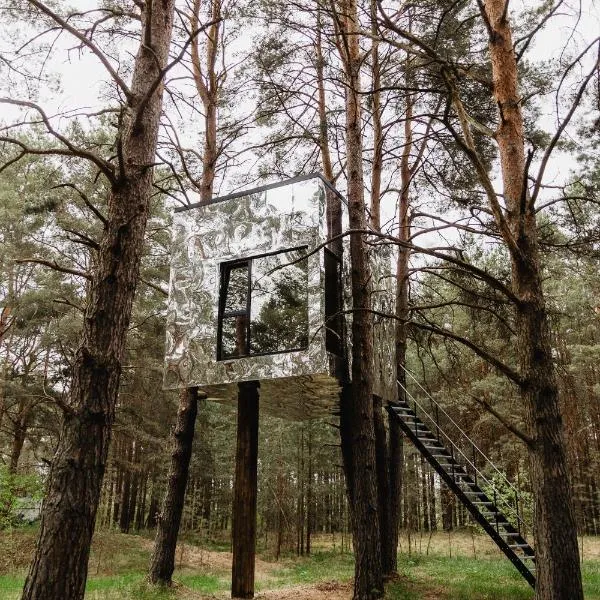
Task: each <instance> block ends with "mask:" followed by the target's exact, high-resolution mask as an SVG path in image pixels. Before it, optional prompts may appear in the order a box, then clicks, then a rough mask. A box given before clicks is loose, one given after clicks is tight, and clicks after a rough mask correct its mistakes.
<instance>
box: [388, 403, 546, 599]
mask: <svg viewBox="0 0 600 600" xmlns="http://www.w3.org/2000/svg"><path fill="white" fill-rule="evenodd" d="M394 407H395V408H400V409H403V410H406V408H408V410H410V412H411V413H413V414H411V415H410V416H411V418H413V419H414V421H415V423H416V422H418V421H420V420H419V419H418V418H417V416H416V414H415V413H414V412H413V411H412V409H411V408H410V407H409V406H408V405H407V406H406V408H405V407H402V406H401V405H399V404H394V403H391V402H390V403H388V406H387V410H388V412H389V413H390V414H392V415H393V416H394V418H396V419H397V421H398V423H399V425H400V427H401V429H402V431H403V432H404V433H405V434H406V435H407V437H408V438H409V439H410V440H411V442H412V443H413V444H414V446H415V447H416V448H417V450H418V451H419V452H420V453H421V454H422V455H423V456H424V457H425V459H426V460H427V462H428V463H429V464H430V465H431V466H432V467H433V469H434V470H435V471H436V473H437V474H438V475H439V476H440V477H441V478H442V480H443V481H444V483H446V485H447V486H448V487H449V488H450V490H452V492H453V493H454V495H455V496H457V497H458V499H459V500H460V501H461V502H462V504H463V505H464V506H465V507H466V508H467V510H468V511H469V513H470V514H471V515H472V517H473V518H474V519H475V521H476V522H477V523H478V524H479V525H480V526H481V527H482V528H483V530H484V531H485V532H486V533H487V534H488V535H489V536H490V537H491V538H492V540H493V541H494V542H495V543H496V545H497V546H498V547H499V548H500V550H502V552H503V553H504V555H505V556H506V557H507V558H508V559H509V560H510V561H511V563H512V564H513V565H514V566H515V567H516V568H517V570H518V571H519V573H521V575H522V576H523V577H524V578H525V580H526V581H527V583H529V585H531V587H533V588H535V576H534V575H533V573H532V572H531V571H530V570H529V569H528V568H527V566H526V565H525V564H524V563H523V561H522V560H521V559H520V558H519V556H518V555H517V554H516V553H515V552H514V551H513V550H512V548H510V547H509V545H508V543H507V542H506V541H505V540H504V539H503V538H502V535H501V534H500V533H499V531H498V529H497V527H498V525H496V528H495V527H494V526H493V525H492V523H490V521H488V519H486V517H485V516H484V515H483V514H482V513H481V511H480V510H479V509H478V508H477V506H476V505H475V504H474V503H473V502H472V501H471V499H470V498H469V497H468V496H467V495H466V494H465V492H464V490H463V489H462V488H461V487H460V486H459V485H458V483H457V481H456V479H455V477H454V473H455V472H453V473H449V472H448V471H447V470H446V469H445V468H444V467H443V466H442V465H441V464H440V463H439V462H438V460H437V459H436V458H435V457H434V456H433V455H432V453H431V452H430V450H429V449H428V448H427V447H426V446H425V445H424V443H423V441H424V439H423V438H422V437H419V436H418V435H417V434H416V433H415V430H413V429H412V428H411V427H410V426H409V425H408V424H407V423H405V422H404V420H403V419H402V418H401V417H400V415H399V414H398V412H396V411H395V410H394ZM419 424H420V425H421V427H422V428H421V430H420V431H421V433H422V434H423V435H425V434H429V435H431V436H433V433H432V432H431V430H430V429H429V428H428V427H427V426H426V425H425V424H424V423H423V422H422V421H420V423H419ZM423 427H424V429H423ZM434 440H436V437H435V436H433V437H432V438H430V439H429V440H428V441H434ZM437 442H438V443H439V444H440V445H441V446H442V448H443V449H444V450H445V451H446V453H448V454H450V455H451V453H450V452H449V451H448V450H447V448H446V446H445V444H442V443H441V442H440V441H439V440H437ZM452 460H454V459H452ZM454 463H455V466H456V467H457V468H461V467H462V466H461V465H460V464H459V463H456V461H454ZM462 468H464V467H462ZM464 470H465V473H466V476H467V477H469V475H468V473H467V471H466V469H464ZM453 471H454V470H453ZM463 479H465V478H464V477H463ZM465 481H466V479H465ZM467 483H469V484H470V485H471V487H472V489H473V490H474V491H478V492H479V493H480V497H481V499H482V500H483V499H485V500H486V501H487V502H488V504H486V505H487V506H491V509H490V512H491V513H495V514H496V523H498V515H502V517H503V519H504V521H503V523H506V524H507V525H508V527H507V525H503V528H504V529H506V530H507V533H511V532H510V531H508V530H509V529H512V530H513V532H514V534H517V530H516V529H515V528H514V527H511V524H510V523H509V522H508V521H507V520H506V517H505V516H504V515H503V513H502V512H501V511H500V510H499V509H498V507H497V506H496V505H495V504H494V503H493V502H492V501H491V500H490V499H489V498H487V495H486V494H485V492H484V491H483V490H481V489H480V488H479V487H478V486H477V485H476V484H475V483H474V482H473V483H471V482H467ZM518 538H519V539H521V540H523V542H525V543H526V541H525V539H524V538H523V537H522V536H521V535H520V534H519V535H518ZM524 552H527V550H525V549H524Z"/></svg>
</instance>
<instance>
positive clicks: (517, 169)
mask: <svg viewBox="0 0 600 600" xmlns="http://www.w3.org/2000/svg"><path fill="white" fill-rule="evenodd" d="M506 6H507V3H506V0H486V1H485V7H484V10H483V14H484V18H486V22H487V23H488V26H489V31H490V42H489V48H490V58H491V63H492V77H493V85H494V97H495V99H496V101H497V103H498V106H499V109H500V123H499V126H498V129H497V132H496V139H497V142H498V149H499V153H500V163H501V168H502V181H503V187H504V200H505V203H506V206H507V209H508V211H507V222H508V227H509V233H508V234H505V238H508V235H510V236H512V239H508V240H507V243H509V250H510V253H511V267H512V286H513V292H514V294H515V296H516V297H517V299H518V304H517V308H516V311H517V328H516V329H517V332H518V334H517V335H518V351H519V360H520V368H521V375H522V378H523V385H522V386H521V391H522V397H523V400H524V402H525V406H526V410H527V424H528V429H529V435H530V438H531V440H532V442H531V451H530V457H531V469H532V470H531V480H532V491H533V495H534V502H535V521H536V523H535V524H536V527H535V552H536V580H537V583H536V598H537V599H539V600H550V599H552V600H567V599H568V600H580V599H582V598H583V591H582V584H581V571H580V566H579V548H578V545H577V531H576V525H575V516H574V511H573V503H572V498H571V488H570V485H569V477H568V469H567V457H566V452H565V441H564V434H563V425H562V420H561V415H560V409H559V402H558V386H557V382H556V373H555V368H554V360H553V358H552V343H551V336H550V324H549V319H548V314H547V309H546V306H545V299H544V293H543V289H542V277H541V266H540V260H539V248H538V232H537V224H536V213H535V206H534V205H533V203H532V202H531V201H530V198H529V194H528V193H527V187H526V183H527V178H526V169H527V167H526V160H525V146H524V141H525V139H524V132H523V115H522V109H521V97H520V94H519V91H518V76H517V60H516V55H515V52H514V49H513V41H512V32H511V27H510V23H509V20H508V14H507V13H508V11H507V10H506Z"/></svg>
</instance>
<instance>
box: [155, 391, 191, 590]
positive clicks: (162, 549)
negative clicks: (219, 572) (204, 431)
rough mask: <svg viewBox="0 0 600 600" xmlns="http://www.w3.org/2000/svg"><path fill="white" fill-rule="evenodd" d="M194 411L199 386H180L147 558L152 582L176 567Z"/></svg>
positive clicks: (165, 577)
mask: <svg viewBox="0 0 600 600" xmlns="http://www.w3.org/2000/svg"><path fill="white" fill-rule="evenodd" d="M197 414H198V388H187V389H184V390H182V391H181V396H180V401H179V407H178V409H177V422H176V424H175V428H174V430H173V436H172V440H173V451H172V454H171V466H170V469H169V479H168V481H167V492H166V494H165V500H164V504H163V509H162V512H161V514H160V517H159V519H158V529H157V531H156V541H155V543H154V552H153V554H152V559H151V561H150V573H149V579H150V581H151V582H152V583H160V584H163V585H170V584H171V577H172V576H173V571H174V570H175V550H176V547H177V535H178V533H179V525H180V524H181V515H182V513H183V504H184V499H185V488H186V485H187V480H188V471H189V464H190V459H191V457H192V445H193V442H194V426H195V423H196V416H197Z"/></svg>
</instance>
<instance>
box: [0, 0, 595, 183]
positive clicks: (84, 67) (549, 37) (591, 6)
mask: <svg viewBox="0 0 600 600" xmlns="http://www.w3.org/2000/svg"><path fill="white" fill-rule="evenodd" d="M70 5H71V6H73V7H75V8H76V9H78V10H81V11H85V10H89V9H93V8H95V7H97V6H98V2H97V1H96V0H76V1H72V2H71V3H70ZM537 5H539V2H536V1H534V0H527V1H525V2H523V1H521V2H517V1H515V2H513V3H512V5H511V6H512V10H513V11H519V10H521V9H522V7H523V6H537ZM582 6H583V18H582V19H581V20H580V21H578V22H575V21H574V19H573V17H572V16H571V15H569V11H568V10H566V9H565V10H564V11H563V12H562V13H561V16H560V17H559V18H556V19H554V20H553V21H552V22H551V24H550V25H549V26H548V27H547V28H546V30H545V31H543V32H541V33H540V34H538V36H537V38H536V41H535V44H534V45H533V46H532V48H531V52H530V53H529V56H530V58H531V59H533V60H538V59H546V58H548V57H549V56H557V54H558V53H559V52H560V50H561V48H562V47H563V46H564V43H565V42H566V41H567V40H570V42H571V45H574V46H576V47H579V48H581V47H583V46H584V45H585V44H586V43H587V42H588V41H589V40H591V39H593V38H594V37H595V36H597V35H598V34H599V33H600V11H599V10H598V6H596V4H595V2H594V1H593V0H584V1H583V2H582ZM574 26H576V28H577V29H576V32H575V33H574V32H573V28H574ZM248 33H250V34H251V32H247V34H246V35H245V36H244V38H245V39H246V40H249V39H250V35H248ZM75 45H77V42H76V41H75V40H74V39H73V38H72V37H71V36H69V35H68V34H63V35H62V36H60V38H59V39H58V40H57V42H56V48H55V50H56V51H55V52H54V54H53V57H54V58H53V59H52V62H51V63H50V65H49V67H50V69H51V70H53V71H55V72H56V73H58V74H59V76H60V79H61V90H60V91H59V93H54V92H51V91H48V90H45V91H44V92H43V93H42V94H41V98H40V103H41V104H42V105H43V106H44V107H45V108H46V110H47V112H48V113H49V114H52V113H55V112H62V111H64V110H68V109H72V108H80V107H86V108H90V109H92V110H93V109H99V108H102V107H105V106H106V102H105V100H104V99H102V98H100V97H101V96H102V95H103V94H104V93H105V92H106V90H107V85H106V73H105V71H104V68H103V66H102V65H101V64H100V62H99V60H98V59H97V58H96V57H95V56H92V55H91V53H89V52H87V51H84V52H81V53H80V52H77V51H74V50H72V51H71V52H69V53H67V52H66V50H67V49H68V48H73V47H74V46H75ZM131 50H132V51H133V50H134V48H133V47H132V49H131ZM592 55H593V53H592ZM592 55H591V56H590V60H591V59H592V58H593V56H592ZM1 74H2V71H1V67H0V76H1ZM12 91H13V90H4V91H3V94H6V93H8V94H10V93H11V92H12ZM99 98H100V99H99ZM241 102H242V104H243V103H244V101H243V100H242V101H241ZM545 106H546V107H547V110H546V111H545V112H546V115H545V117H544V118H543V119H542V124H543V126H544V127H545V128H546V129H548V130H550V131H551V130H553V129H554V127H555V123H556V117H555V115H553V113H552V108H553V98H552V96H548V98H547V99H546V102H545ZM11 112H13V111H11V110H10V109H7V108H6V106H3V116H4V119H6V118H8V117H9V115H10V114H11ZM4 119H3V120H4ZM182 135H183V136H185V132H182ZM194 143H195V142H194V141H193V140H190V144H194ZM533 166H535V164H534V165H533ZM573 167H574V162H573V161H572V160H570V159H569V157H568V156H566V157H565V156H564V155H563V156H560V155H558V154H557V157H556V158H555V159H554V161H553V163H552V164H551V166H550V168H549V169H548V174H547V178H546V181H548V182H553V183H558V182H563V181H565V179H566V178H567V177H568V174H569V171H570V170H571V169H572V168H573ZM229 191H230V190H229V189H227V184H225V188H224V189H223V190H222V191H221V192H222V193H227V192H229Z"/></svg>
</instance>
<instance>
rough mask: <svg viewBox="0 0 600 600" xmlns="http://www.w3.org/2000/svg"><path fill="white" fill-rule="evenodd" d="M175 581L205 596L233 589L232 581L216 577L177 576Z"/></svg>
mask: <svg viewBox="0 0 600 600" xmlns="http://www.w3.org/2000/svg"><path fill="white" fill-rule="evenodd" d="M175 581H177V583H178V584H181V585H184V586H185V587H187V588H190V589H191V590H194V591H196V592H201V593H203V594H216V593H218V592H224V591H227V590H228V589H229V588H230V587H231V579H227V578H221V577H217V576H216V575H179V576H177V575H176V576H175Z"/></svg>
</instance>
